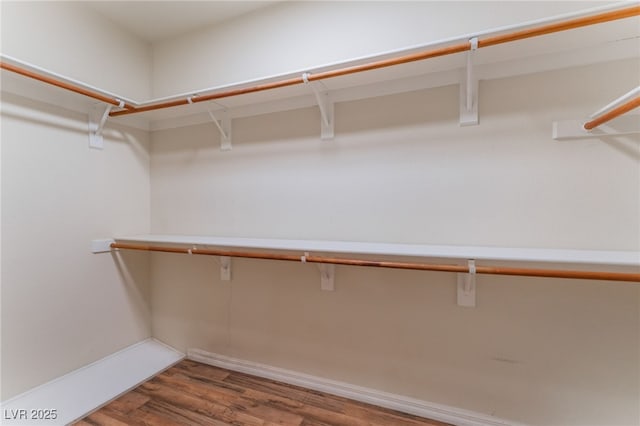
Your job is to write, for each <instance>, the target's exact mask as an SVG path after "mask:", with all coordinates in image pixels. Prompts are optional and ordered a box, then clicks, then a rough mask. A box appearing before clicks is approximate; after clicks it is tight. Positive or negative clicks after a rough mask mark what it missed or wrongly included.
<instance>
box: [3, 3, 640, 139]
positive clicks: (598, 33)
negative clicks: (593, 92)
mask: <svg viewBox="0 0 640 426" xmlns="http://www.w3.org/2000/svg"><path fill="white" fill-rule="evenodd" d="M629 5H633V2H630V3H619V4H613V5H609V6H606V7H604V8H598V9H602V10H605V9H607V10H609V9H611V10H613V9H617V8H622V7H628V6H629ZM591 10H592V11H593V10H595V9H591ZM587 12H588V11H584V13H587ZM575 15H576V16H578V15H580V14H575ZM556 18H558V17H555V18H554V17H550V18H549V19H547V20H545V21H549V22H551V21H553V20H554V19H556ZM531 24H532V23H520V24H516V25H514V26H513V28H512V29H517V28H525V27H527V25H531ZM506 30H507V29H506V28H497V29H493V30H487V31H485V32H482V34H480V33H478V34H462V35H460V36H459V37H454V38H451V39H447V40H436V41H426V43H425V44H423V45H420V46H410V47H407V48H404V49H399V50H396V51H393V52H383V53H380V54H377V55H372V56H369V57H366V58H355V59H351V60H346V61H343V62H339V63H334V64H318V65H317V66H315V67H311V68H309V69H300V70H287V71H286V72H283V73H281V74H279V75H276V76H264V77H262V78H257V79H255V80H252V81H244V82H233V83H229V82H224V83H223V84H221V85H219V86H214V87H208V88H198V87H194V88H193V90H190V91H189V92H187V93H182V94H176V95H175V96H169V97H165V98H162V99H153V100H147V101H144V102H142V103H144V104H147V103H156V102H159V101H167V100H174V99H180V98H182V99H185V97H187V96H188V97H191V96H193V95H203V94H207V93H214V92H224V91H228V90H236V89H243V88H246V87H249V86H253V85H258V84H266V83H269V82H273V81H277V80H281V79H285V78H292V77H300V76H301V75H302V74H303V73H306V72H309V73H311V74H315V73H320V72H323V71H328V70H332V69H336V68H344V67H350V66H356V65H360V64H363V63H368V62H371V61H378V60H385V59H390V58H393V57H397V56H398V55H401V54H402V55H410V54H414V53H418V52H422V51H424V50H428V49H429V48H434V47H443V46H446V45H449V44H451V43H453V42H460V41H465V40H468V39H469V38H471V37H477V36H482V35H483V34H484V35H493V34H499V33H500V32H504V31H506ZM638 40H640V25H638V19H637V17H634V18H627V19H622V20H616V21H611V22H605V23H599V24H596V25H591V26H586V27H582V28H577V29H571V30H567V31H561V32H557V33H553V34H547V35H543V36H539V37H534V38H529V39H526V40H519V41H514V42H512V43H506V44H500V45H495V46H490V47H487V48H482V49H479V50H477V51H475V52H474V54H473V55H474V59H473V63H474V65H473V67H474V74H475V77H476V78H477V79H480V80H490V79H496V78H504V77H508V76H513V75H519V74H528V73H535V72H541V71H548V70H553V69H560V68H566V67H573V66H580V65H587V64H593V63H597V62H607V61H614V60H620V59H628V58H638ZM466 56H467V55H466V53H457V54H452V55H449V56H443V57H437V58H431V59H426V60H421V61H417V62H411V63H406V64H402V65H395V66H392V67H388V68H381V69H377V70H372V71H367V72H360V73H357V74H350V75H345V76H340V77H334V78H328V79H325V80H322V81H321V83H322V85H321V87H323V90H326V91H328V92H329V93H330V95H331V101H332V102H346V101H351V100H357V99H364V98H371V97H376V96H383V95H389V94H394V93H402V92H408V91H415V90H422V89H428V88H431V87H439V86H446V85H453V84H460V83H461V82H462V80H463V79H464V77H463V71H464V70H465V67H466ZM3 60H4V61H6V62H11V60H10V59H9V58H4V57H3ZM16 65H20V64H16ZM40 71H47V70H42V69H40ZM47 73H48V74H50V75H55V73H54V72H51V71H48V72H47ZM57 77H59V78H61V79H62V80H70V79H68V78H65V77H64V76H59V75H58V76H57ZM45 86H46V85H45V84H44V83H41V82H37V81H35V80H29V79H25V78H23V77H19V76H16V75H12V74H11V73H10V72H7V71H2V90H3V91H7V92H12V93H17V94H18V95H23V96H24V95H25V94H26V95H27V96H29V97H33V98H36V99H41V100H44V101H45V102H49V103H52V104H55V105H58V106H62V107H65V108H69V109H73V110H79V111H82V112H86V111H87V107H88V105H87V104H89V106H90V105H91V104H93V103H95V101H92V100H87V99H84V100H83V101H78V99H79V98H81V96H80V97H79V96H78V95H77V94H74V93H70V92H67V91H65V90H64V89H60V88H57V87H45ZM83 86H85V87H89V86H87V85H84V84H83ZM92 89H96V88H95V87H94V88H92ZM540 89H541V90H543V89H544V88H540ZM96 90H97V91H99V92H101V93H104V94H108V92H106V91H104V90H100V89H96ZM112 95H113V94H112ZM114 96H115V95H114ZM116 97H117V98H118V99H124V98H123V97H121V96H116ZM129 102H130V103H132V104H134V105H138V104H141V103H140V102H136V101H133V100H129ZM204 104H205V102H202V103H194V104H192V105H183V106H178V107H174V108H168V109H164V110H156V111H148V112H141V113H136V114H134V115H131V116H120V117H113V118H112V119H113V120H116V121H117V122H119V123H122V124H127V125H131V126H135V127H142V128H145V129H148V130H160V129H164V128H171V127H180V126H188V125H193V124H198V123H205V122H210V121H211V118H210V116H209V114H208V112H207V110H206V109H207V108H210V109H211V111H214V112H215V111H216V110H223V109H224V110H226V111H227V112H228V116H229V118H238V117H245V116H252V115H258V114H264V113H269V112H275V111H285V110H290V109H296V108H304V107H311V106H314V105H316V101H315V99H314V96H313V94H312V92H311V90H310V89H309V87H306V85H302V84H299V85H295V86H289V87H280V88H277V89H273V90H268V91H263V92H255V93H249V94H243V95H238V96H234V97H226V98H222V99H218V100H216V101H215V103H213V102H212V103H207V104H208V105H204Z"/></svg>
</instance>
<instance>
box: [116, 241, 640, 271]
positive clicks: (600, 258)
mask: <svg viewBox="0 0 640 426" xmlns="http://www.w3.org/2000/svg"><path fill="white" fill-rule="evenodd" d="M115 240H116V241H118V242H122V243H145V244H156V245H181V246H183V245H184V246H198V247H201V248H207V247H218V248H233V249H259V250H270V251H274V250H275V251H296V252H310V253H315V254H317V253H336V254H353V255H378V256H404V257H425V258H438V259H462V260H466V259H476V260H493V261H517V262H550V263H564V264H567V263H579V264H589V265H620V266H637V267H640V251H613V250H563V249H538V248H509V247H481V246H444V245H422V244H389V243H373V242H349V241H322V240H280V239H259V238H227V237H213V236H191V235H160V234H149V235H134V236H121V237H117V238H115Z"/></svg>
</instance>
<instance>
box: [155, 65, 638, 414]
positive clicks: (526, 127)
mask: <svg viewBox="0 0 640 426" xmlns="http://www.w3.org/2000/svg"><path fill="white" fill-rule="evenodd" d="M639 71H640V69H639V66H638V62H637V61H622V62H616V63H609V64H600V65H595V66H587V67H580V68H572V69H566V70H561V71H554V72H548V73H540V74H536V75H527V76H520V77H514V78H508V79H502V80H493V81H487V82H482V83H481V87H480V93H481V96H480V120H481V124H480V125H479V126H475V127H459V126H458V123H457V120H458V89H457V87H453V86H451V87H442V88H437V89H432V90H425V91H418V92H414V93H408V94H402V95H394V96H388V97H381V98H376V99H370V100H365V101H357V102H347V103H341V104H338V105H336V138H335V140H333V141H320V140H319V134H318V133H319V129H318V128H319V124H318V123H319V115H318V112H317V109H314V108H309V109H302V110H296V111H290V112H283V113H275V114H268V115H263V116H257V117H251V118H245V119H238V120H235V121H234V122H233V134H234V142H233V150H232V151H230V152H221V151H220V150H219V142H218V136H217V135H218V133H217V131H216V129H215V128H214V127H213V125H201V126H194V127H189V128H181V129H173V130H166V131H159V132H155V133H153V144H152V156H151V157H152V160H151V164H152V167H151V182H152V185H151V186H152V192H151V193H152V196H151V206H152V207H151V211H152V232H154V233H178V234H204V235H222V236H242V237H271V238H302V239H304V238H308V239H329V240H347V241H348V240H355V241H381V242H412V243H423V244H476V245H486V246H507V247H508V246H513V247H543V248H544V247H547V248H576V249H598V248H599V249H610V250H616V249H620V250H637V249H638V247H639V244H640V241H639V239H638V235H639V228H638V226H639V224H638V217H640V179H639V178H640V167H639V161H640V150H639V149H640V148H639V145H638V142H639V141H638V138H637V137H635V138H631V137H619V138H611V139H607V140H588V141H573V142H558V141H554V140H552V139H551V123H552V121H553V120H557V119H570V118H575V117H581V116H585V115H587V114H588V113H589V112H590V111H592V110H595V109H597V108H598V107H599V105H601V104H602V100H603V99H609V98H613V97H615V96H616V94H618V93H624V91H625V90H628V87H633V85H635V84H637V83H638V77H637V76H638V75H639ZM605 76H607V77H610V80H609V82H608V83H607V84H606V87H605V85H603V83H602V81H603V80H602V79H603V78H604V77H605ZM585 87H586V88H591V89H587V90H585V89H584V88H585ZM218 276H219V266H218V265H217V264H216V262H215V261H214V260H213V259H195V258H190V257H183V256H175V255H162V254H157V255H154V256H153V257H152V282H153V290H152V305H153V312H152V329H153V334H154V336H156V337H158V338H160V339H161V340H163V341H165V342H167V343H169V344H170V345H173V346H175V347H176V348H178V349H180V350H186V349H187V348H200V349H205V350H208V351H212V352H216V353H221V354H225V355H230V356H234V357H238V358H242V359H248V360H252V361H255V362H260V363H265V364H269V365H275V366H279V367H283V368H287V369H292V370H297V371H301V372H304V373H309V374H315V375H318V376H321V377H327V378H331V379H337V380H342V381H346V382H350V383H355V384H358V385H364V386H369V387H373V388H376V389H382V390H385V391H390V392H395V393H399V394H403V395H408V396H412V397H416V398H420V399H424V400H427V401H433V402H438V403H443V404H447V405H451V406H456V407H461V408H466V409H471V410H477V411H480V412H483V413H488V414H493V415H496V416H498V417H502V418H506V419H510V420H515V421H521V422H524V423H528V424H533V425H551V424H553V425H560V424H562V425H576V426H577V425H587V424H600V425H605V424H606V425H632V424H637V422H638V420H639V406H638V395H639V394H640V388H639V383H638V380H637V378H638V373H639V369H640V366H639V364H638V359H639V357H640V324H639V322H638V314H639V311H640V305H639V304H638V296H640V287H638V286H636V285H628V284H615V283H606V282H588V281H568V280H564V281H563V280H548V279H535V278H496V277H482V278H480V279H479V282H478V288H479V290H478V291H479V296H478V307H477V308H475V309H465V308H460V307H457V306H456V304H455V287H454V286H455V276H454V275H453V274H438V273H426V272H425V273H421V272H399V271H385V270H376V269H366V268H365V269H359V268H348V267H339V268H338V269H337V278H336V279H337V284H336V285H337V290H336V292H334V293H326V292H325V293H323V292H321V291H320V289H319V274H318V272H317V270H316V269H315V268H314V267H313V266H305V265H291V264H283V263H277V262H268V261H251V260H234V261H233V281H232V282H230V283H229V282H220V281H219V279H218Z"/></svg>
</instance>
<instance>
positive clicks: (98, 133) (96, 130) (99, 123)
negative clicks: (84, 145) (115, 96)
mask: <svg viewBox="0 0 640 426" xmlns="http://www.w3.org/2000/svg"><path fill="white" fill-rule="evenodd" d="M120 107H121V108H123V107H124V102H123V101H120ZM112 108H113V105H111V104H107V105H104V104H95V105H93V107H92V108H91V110H90V111H89V147H90V148H95V149H103V148H104V139H103V137H102V130H103V129H104V125H105V123H106V122H107V118H109V113H110V112H111V109H112Z"/></svg>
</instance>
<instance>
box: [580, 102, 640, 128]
mask: <svg viewBox="0 0 640 426" xmlns="http://www.w3.org/2000/svg"><path fill="white" fill-rule="evenodd" d="M638 107H640V96H638V97H636V98H633V99H631V100H630V101H628V102H625V103H623V104H622V105H620V106H619V107H617V108H614V109H612V110H611V111H609V112H607V113H604V114H602V115H601V116H600V117H596V118H594V119H593V120H591V121H587V122H586V123H584V128H585V129H586V130H592V129H595V128H596V127H598V126H599V125H601V124H604V123H606V122H607V121H611V120H613V119H614V118H616V117H618V116H620V115H622V114H625V113H627V112H629V111H631V110H633V109H636V108H638Z"/></svg>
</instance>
